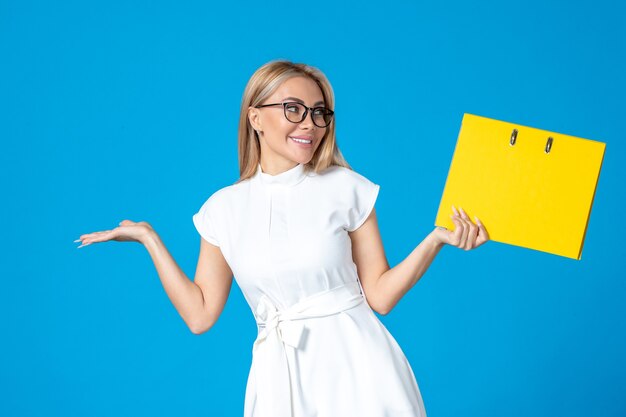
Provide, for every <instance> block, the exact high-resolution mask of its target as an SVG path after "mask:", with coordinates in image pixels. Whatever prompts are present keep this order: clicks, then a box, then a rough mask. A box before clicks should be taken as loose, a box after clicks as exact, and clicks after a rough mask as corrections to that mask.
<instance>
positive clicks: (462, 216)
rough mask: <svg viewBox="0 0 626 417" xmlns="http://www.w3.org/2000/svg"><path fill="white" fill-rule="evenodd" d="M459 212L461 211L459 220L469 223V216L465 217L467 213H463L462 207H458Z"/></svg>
mask: <svg viewBox="0 0 626 417" xmlns="http://www.w3.org/2000/svg"><path fill="white" fill-rule="evenodd" d="M459 210H460V211H461V218H462V219H463V220H467V221H468V222H470V221H471V220H470V218H469V216H468V215H467V213H466V212H465V210H463V207H459Z"/></svg>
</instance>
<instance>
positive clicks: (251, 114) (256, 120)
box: [248, 107, 262, 131]
mask: <svg viewBox="0 0 626 417" xmlns="http://www.w3.org/2000/svg"><path fill="white" fill-rule="evenodd" d="M260 119H261V112H260V111H259V109H256V108H254V107H248V120H249V121H250V124H251V125H252V128H253V129H254V130H257V131H258V130H262V128H261V120H260Z"/></svg>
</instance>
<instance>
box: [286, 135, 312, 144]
mask: <svg viewBox="0 0 626 417" xmlns="http://www.w3.org/2000/svg"><path fill="white" fill-rule="evenodd" d="M289 137H290V138H291V136H289ZM291 139H292V140H295V141H296V142H299V143H311V142H313V141H312V140H304V139H296V138H291Z"/></svg>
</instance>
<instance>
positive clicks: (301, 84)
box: [248, 77, 327, 175]
mask: <svg viewBox="0 0 626 417" xmlns="http://www.w3.org/2000/svg"><path fill="white" fill-rule="evenodd" d="M284 101H302V102H303V103H304V105H305V106H307V107H323V106H325V103H324V96H323V95H322V90H321V89H320V88H319V86H318V85H317V84H316V83H315V81H313V80H311V79H309V78H306V77H292V78H289V79H287V80H286V81H284V82H283V83H282V84H281V85H280V86H279V87H278V88H277V89H276V91H274V94H272V95H271V96H270V97H268V98H267V99H266V100H264V101H263V102H262V103H261V104H272V103H281V102H284ZM248 118H249V120H250V123H251V124H252V127H253V128H254V129H255V130H257V131H259V139H260V142H261V168H262V169H263V171H264V172H267V173H270V174H272V175H275V174H277V173H280V172H284V171H286V170H288V169H290V168H293V167H295V166H296V164H299V163H300V164H306V163H308V162H309V161H310V160H311V158H313V155H314V154H315V151H316V150H317V148H318V147H319V145H320V142H321V140H322V138H323V137H324V133H326V129H327V127H318V126H316V125H315V124H313V120H312V119H311V111H309V112H308V114H307V116H306V118H305V119H304V120H303V121H302V122H300V123H293V122H290V121H289V120H287V118H286V117H285V112H284V108H283V106H271V107H263V108H260V109H255V108H253V107H250V108H249V110H248ZM293 138H295V139H305V140H310V141H312V142H311V143H310V144H307V143H299V142H297V141H295V140H294V139H293Z"/></svg>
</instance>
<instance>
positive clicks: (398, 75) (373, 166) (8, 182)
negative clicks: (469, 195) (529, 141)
mask: <svg viewBox="0 0 626 417" xmlns="http://www.w3.org/2000/svg"><path fill="white" fill-rule="evenodd" d="M576 4H577V3H576ZM624 12H625V10H624V8H623V6H622V5H621V4H620V3H619V2H617V1H605V0H600V1H595V2H593V3H589V5H588V6H585V7H581V6H576V5H574V3H572V2H566V1H562V2H557V1H548V2H545V1H536V0H531V1H517V2H512V3H509V4H507V5H504V4H503V2H495V1H494V2H478V3H476V2H467V1H458V2H447V3H443V2H423V3H422V2H420V3H415V2H412V3H408V2H399V3H395V4H394V3H393V2H392V3H385V6H383V5H381V4H379V3H368V2H365V3H361V4H358V3H357V2H350V3H345V4H339V5H337V4H334V3H333V2H280V3H277V4H276V6H274V5H271V4H269V5H268V4H265V3H264V2H261V1H256V2H250V3H247V4H245V3H241V2H221V3H220V4H219V5H213V4H209V2H198V1H196V2H182V3H180V2H178V3H175V2H171V3H169V4H166V3H163V2H158V1H156V2H155V1H153V2H128V1H122V2H114V1H106V2H79V1H76V2H69V1H57V2H32V1H22V0H20V1H18V0H9V1H7V0H2V1H1V2H0V141H1V142H0V143H1V144H2V152H0V184H1V189H2V190H3V194H4V195H5V197H4V198H3V201H5V203H3V204H2V216H0V221H1V222H2V224H1V227H2V239H1V240H0V244H1V245H2V252H1V253H2V282H3V284H4V285H3V289H2V291H0V309H1V317H2V319H1V320H0V331H1V332H2V340H3V343H2V344H0V370H1V371H0V385H1V387H0V388H2V400H1V401H0V415H7V416H9V415H10V416H40V415H45V416H64V417H73V416H77V417H78V416H81V417H82V416H140V415H151V416H198V415H204V416H241V415H242V411H243V399H244V390H245V383H246V379H247V375H248V370H249V366H250V361H251V354H252V342H253V340H254V338H255V337H256V325H255V323H254V319H253V317H252V314H251V311H250V309H249V307H248V306H247V304H245V300H244V299H243V296H242V294H241V292H240V291H239V289H238V287H237V286H236V285H234V286H233V289H232V291H231V295H230V298H229V300H228V303H227V305H226V308H225V310H224V312H223V314H222V316H221V317H220V320H219V321H218V323H217V324H216V326H215V327H214V328H213V329H212V330H211V331H210V332H208V333H205V334H203V335H201V336H197V335H194V334H192V333H191V332H190V331H189V329H188V328H187V327H186V326H185V324H184V322H183V321H182V319H181V318H180V316H179V315H178V314H177V312H176V310H175V309H174V307H173V305H172V304H171V302H170V301H169V299H168V298H167V295H166V294H165V292H164V290H163V288H162V286H161V283H160V281H159V279H158V276H157V274H156V271H155V269H154V266H153V264H152V262H151V260H150V257H149V256H148V254H147V252H146V251H145V249H144V248H143V247H142V246H140V245H138V244H136V243H121V242H107V243H103V244H94V245H91V246H87V247H84V248H81V249H78V250H77V249H76V246H77V245H78V244H76V243H73V240H74V239H77V238H78V237H79V236H80V235H81V234H83V233H88V232H92V231H98V230H106V229H110V228H113V227H115V226H116V225H117V224H118V222H119V221H121V220H122V219H125V218H128V219H131V220H135V221H141V220H145V221H148V222H150V223H151V224H152V225H153V226H154V227H155V229H156V230H157V232H158V233H159V234H160V235H161V237H162V239H163V240H164V242H165V244H166V245H167V247H168V249H169V250H170V251H171V253H172V255H173V256H174V258H175V259H176V260H177V262H178V264H179V265H180V267H181V268H182V269H183V270H184V271H185V272H186V273H187V275H188V276H190V277H193V274H194V272H195V266H196V262H197V255H198V249H199V242H200V237H199V235H198V234H197V232H196V230H195V229H194V227H193V223H192V221H191V216H192V215H193V214H194V213H195V212H196V211H197V210H198V208H199V207H200V205H201V204H202V203H203V202H204V201H205V200H206V198H208V196H209V195H210V194H211V193H212V192H214V191H215V190H217V189H219V188H222V187H224V186H226V185H229V184H231V183H233V182H234V181H235V180H236V179H237V177H238V165H237V145H236V136H237V121H238V117H239V113H238V112H239V103H240V100H241V95H242V92H243V88H244V86H245V84H246V82H247V80H248V78H249V77H250V76H251V75H252V73H253V72H254V70H255V69H256V68H258V67H259V66H260V65H262V64H263V63H265V62H267V61H269V60H272V59H276V58H287V59H291V60H294V61H298V62H306V63H309V64H311V65H314V66H317V67H319V68H320V69H322V70H323V71H324V72H325V73H326V74H327V76H328V77H329V79H330V81H331V83H332V85H333V87H334V90H335V94H336V97H337V104H336V113H337V134H338V141H339V145H340V147H341V149H342V151H343V153H344V155H345V156H346V158H347V160H348V161H349V162H350V163H351V165H352V166H353V168H354V169H355V170H356V171H358V172H360V173H362V174H363V175H365V176H366V177H368V178H369V179H371V180H372V181H374V182H376V183H377V184H380V185H381V191H380V195H379V199H378V202H377V205H376V207H377V212H378V217H379V225H380V229H381V233H382V237H383V241H384V244H385V249H386V252H387V256H388V259H389V262H390V264H391V265H392V266H394V265H396V264H397V263H399V262H400V261H402V260H403V259H404V258H405V257H406V256H407V255H408V254H409V253H410V252H411V251H412V249H413V248H414V247H415V246H416V245H418V244H419V243H420V241H421V240H422V239H423V238H424V237H425V236H426V235H427V234H428V233H429V232H430V231H431V230H432V227H433V222H434V218H435V214H436V211H437V208H438V204H439V200H440V198H441V193H442V191H443V186H444V184H445V180H446V175H447V172H448V168H449V164H450V161H451V158H452V152H453V150H454V146H455V144H456V138H457V134H458V130H459V127H460V123H461V119H462V116H463V113H465V112H467V113H473V114H478V115H482V116H486V117H491V118H495V119H500V120H504V121H509V122H515V123H519V124H522V125H526V126H533V127H537V128H541V129H546V130H552V131H555V132H560V133H564V134H569V135H574V136H579V137H584V138H588V139H594V140H599V141H602V142H606V143H607V148H606V154H605V159H604V166H603V170H602V173H601V176H600V180H599V184H598V188H597V192H596V196H595V203H594V206H593V211H592V213H591V218H590V222H589V226H588V230H587V239H586V242H585V248H584V250H583V256H582V260H581V261H575V260H571V259H567V258H563V257H558V256H554V255H549V254H545V253H541V252H536V251H532V250H528V249H522V248H518V247H513V246H508V245H504V244H500V243H496V242H489V243H488V244H486V245H485V246H483V247H481V248H479V249H477V250H475V251H471V252H465V251H462V250H459V249H455V248H451V247H446V248H444V249H443V250H442V251H441V253H440V254H439V256H438V257H437V259H435V261H434V263H433V265H432V266H431V268H430V269H429V271H428V272H427V274H426V275H425V276H424V277H423V278H422V279H421V280H420V281H419V282H418V284H417V285H416V286H415V287H414V288H413V289H412V290H411V291H410V292H409V293H408V294H407V295H406V296H405V297H404V298H403V299H402V300H401V301H400V303H399V304H398V305H397V307H396V308H395V309H394V310H393V311H392V312H391V313H390V314H389V315H387V316H384V317H381V320H382V321H383V323H384V324H385V325H386V326H387V327H388V329H389V330H390V332H391V333H392V334H393V335H394V337H395V338H396V339H397V341H398V342H399V343H400V345H401V346H402V348H403V350H404V352H405V354H406V355H407V357H408V359H409V361H410V362H411V364H412V367H413V370H414V372H415V375H416V377H417V379H418V383H419V385H420V389H421V391H422V395H423V397H424V401H425V405H426V409H427V411H428V413H429V416H431V417H432V416H437V417H448V416H459V415H463V416H481V417H483V416H492V415H493V416H505V415H506V416H529V415H532V416H555V415H567V416H569V417H574V416H624V415H626V396H625V395H624V393H625V392H626V359H625V356H624V352H625V351H626V339H625V334H626V332H625V331H626V323H625V319H624V317H626V310H625V307H624V303H623V301H624V298H625V296H626V280H625V279H624V276H625V274H624V272H623V271H622V270H623V267H622V263H623V261H624V259H625V258H626V250H625V246H624V243H623V242H624V233H625V230H624V221H623V218H622V217H623V215H624V202H625V201H626V198H625V197H626V196H625V191H624V190H626V187H624V182H625V181H626V175H625V174H624V163H623V160H624V157H625V156H626V153H625V151H624V125H623V119H624V115H625V114H626V107H625V105H624V97H625V95H626V86H625V77H624V74H625V73H626V65H625V57H626V55H625V52H626V48H625V40H626V30H625V29H624V25H623V16H624V14H625V13H624Z"/></svg>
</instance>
